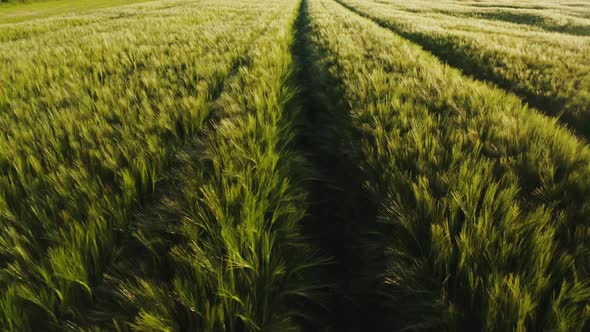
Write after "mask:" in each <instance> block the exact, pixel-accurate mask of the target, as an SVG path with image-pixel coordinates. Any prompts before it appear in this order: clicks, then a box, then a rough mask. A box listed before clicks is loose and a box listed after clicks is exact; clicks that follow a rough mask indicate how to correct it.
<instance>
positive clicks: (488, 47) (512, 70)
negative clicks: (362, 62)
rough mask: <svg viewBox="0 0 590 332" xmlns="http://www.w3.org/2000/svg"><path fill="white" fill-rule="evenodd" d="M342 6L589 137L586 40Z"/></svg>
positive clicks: (367, 5) (368, 5)
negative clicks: (508, 91)
mask: <svg viewBox="0 0 590 332" xmlns="http://www.w3.org/2000/svg"><path fill="white" fill-rule="evenodd" d="M341 3H343V4H345V5H346V6H347V7H349V8H351V9H354V10H355V11H356V12H358V13H360V14H362V15H363V16H366V17H369V18H371V19H373V20H375V21H377V22H378V23H379V24H381V25H383V26H386V27H388V28H390V29H392V30H393V31H395V32H396V33H399V34H400V35H402V36H404V37H405V38H408V39H410V40H412V41H414V42H416V43H417V44H420V45H422V46H423V47H424V48H425V49H427V50H429V51H431V52H432V53H433V54H435V55H436V56H438V57H439V58H440V59H441V60H443V61H446V62H448V63H449V64H451V65H452V66H455V67H458V68H459V69H461V70H462V71H463V72H465V73H467V74H470V75H473V76H475V77H476V78H481V79H486V80H489V81H492V82H494V83H497V84H498V85H499V86H501V87H503V88H505V89H508V90H511V91H514V92H515V93H517V94H519V95H520V96H522V97H525V99H526V101H527V102H528V103H529V104H531V105H532V106H534V107H537V108H539V109H541V110H542V111H545V112H546V113H547V114H549V115H552V116H558V117H559V118H560V120H562V122H564V123H566V124H567V125H568V126H569V127H570V128H573V129H575V130H576V131H578V133H580V134H581V135H583V136H585V137H590V132H589V131H588V128H590V111H589V110H590V72H589V71H588V68H590V63H589V59H588V57H586V56H585V54H587V53H589V52H590V43H589V42H588V38H587V37H583V36H574V35H567V34H561V33H549V32H544V31H542V30H535V29H531V28H527V27H524V26H522V25H517V24H511V23H506V22H502V21H490V20H485V19H477V18H470V17H467V18H461V17H454V16H449V15H445V14H437V13H410V12H408V11H405V10H403V8H401V9H400V8H396V5H395V3H394V4H393V5H391V4H389V3H379V2H376V1H369V2H367V1H358V0H343V1H341Z"/></svg>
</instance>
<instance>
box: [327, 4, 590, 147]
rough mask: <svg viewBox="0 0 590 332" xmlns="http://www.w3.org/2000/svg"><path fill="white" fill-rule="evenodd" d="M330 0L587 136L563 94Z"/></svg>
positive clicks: (584, 122) (588, 118)
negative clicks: (532, 87) (530, 85)
mask: <svg viewBox="0 0 590 332" xmlns="http://www.w3.org/2000/svg"><path fill="white" fill-rule="evenodd" d="M333 1H334V2H336V3H337V4H339V5H340V6H342V7H344V8H346V9H347V10H349V11H350V12H352V13H354V14H356V15H358V16H360V17H363V18H365V19H367V20H370V21H371V22H374V23H375V24H377V25H379V26H381V27H382V28H385V29H387V30H389V31H391V32H392V33H395V34H398V35H399V36H401V37H403V38H405V39H407V40H409V41H411V42H413V43H414V44H417V45H419V46H421V47H422V48H423V49H424V50H425V51H427V52H429V53H430V54H432V55H433V56H434V57H436V58H437V59H438V60H439V61H440V62H442V63H445V64H447V65H448V66H450V67H453V68H455V69H457V70H459V71H460V72H461V73H462V74H463V75H465V76H467V77H471V78H473V79H475V80H478V81H482V82H485V83H487V84H491V85H493V86H495V87H497V88H500V89H503V90H504V91H506V92H507V93H511V94H514V95H517V96H518V97H519V98H521V99H522V100H523V101H524V102H525V103H527V104H528V105H530V106H531V107H533V108H535V109H537V110H539V111H540V112H541V113H543V114H545V115H547V116H549V117H553V118H558V120H559V123H560V124H561V125H562V126H564V127H567V128H568V129H570V130H572V131H574V132H575V133H576V135H577V136H578V137H581V138H590V136H589V135H590V134H588V129H587V128H588V126H587V123H588V124H590V115H588V116H586V118H584V119H583V120H582V121H581V122H582V123H580V121H579V120H576V119H574V118H573V116H572V115H571V114H570V113H571V112H568V111H567V110H565V105H566V98H565V97H563V96H549V95H544V94H537V93H533V92H530V91H528V90H527V89H525V88H522V87H519V86H518V84H517V83H518V82H514V81H512V80H509V79H507V78H504V77H502V76H501V75H498V74H496V73H494V72H493V70H492V68H491V67H488V66H485V65H481V64H480V62H479V61H478V60H477V59H472V58H470V57H466V56H465V55H464V54H463V52H461V51H457V49H456V47H454V44H453V43H452V42H449V41H445V40H442V41H441V40H438V39H437V38H435V37H430V36H428V35H426V34H423V33H411V32H408V31H405V30H403V29H401V28H399V27H397V26H396V25H395V24H392V23H388V22H386V21H384V20H381V19H379V18H376V17H373V16H371V15H370V14H367V13H365V12H363V11H361V10H358V9H356V8H354V7H352V6H351V5H349V4H347V3H345V2H344V1H342V0H333Z"/></svg>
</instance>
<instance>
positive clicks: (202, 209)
mask: <svg viewBox="0 0 590 332" xmlns="http://www.w3.org/2000/svg"><path fill="white" fill-rule="evenodd" d="M298 7H299V4H298V2H293V1H285V2H284V9H283V10H282V15H281V17H282V19H281V20H276V21H275V22H274V24H272V25H271V27H270V29H269V32H268V33H267V34H265V35H264V37H262V38H261V39H259V40H258V41H257V42H256V43H254V45H253V46H252V48H251V50H250V51H249V52H248V54H247V56H246V57H245V59H244V65H243V66H242V67H240V68H239V69H238V72H237V74H236V75H235V76H234V77H232V78H231V79H230V80H229V81H228V83H227V84H226V86H225V88H224V91H223V92H222V94H221V96H220V98H219V101H218V102H217V103H216V107H215V109H216V111H215V117H216V119H215V120H214V121H213V122H212V124H211V127H210V128H209V130H207V131H206V132H205V133H204V134H203V135H202V137H201V138H200V140H199V141H198V142H196V143H195V145H193V146H192V147H191V148H190V149H188V150H185V151H183V152H182V153H181V154H180V155H179V167H178V171H177V172H176V173H175V176H174V177H173V178H172V179H171V183H176V184H177V185H178V187H170V188H169V190H168V192H167V193H164V194H163V195H162V196H161V199H160V201H159V203H158V204H157V205H155V206H154V207H153V208H150V209H149V210H148V211H145V212H144V213H142V215H141V216H140V217H138V224H135V225H134V228H135V231H134V238H135V242H136V243H139V244H140V245H139V246H138V247H139V248H140V251H139V252H142V251H143V252H144V254H142V255H139V256H138V257H143V260H139V261H141V262H142V264H138V260H136V259H135V258H133V257H132V258H129V257H127V259H128V260H127V261H126V262H125V261H124V262H122V264H123V266H128V267H129V269H126V268H120V270H122V271H126V272H127V273H128V275H127V276H128V278H127V279H125V281H124V282H122V283H121V285H120V286H119V288H120V289H122V290H123V291H122V294H124V295H126V296H127V300H128V301H129V303H130V304H134V305H135V306H137V310H138V314H137V316H136V317H135V319H134V322H133V326H134V328H135V329H137V330H140V331H151V330H165V331H169V330H173V331H189V330H204V331H221V330H228V331H238V330H248V331H255V330H261V331H293V330H299V329H300V327H301V324H302V321H305V320H309V318H310V317H309V312H310V311H309V309H308V308H306V307H307V306H309V305H310V304H311V305H313V304H314V302H315V301H316V300H314V298H315V297H316V295H317V293H318V289H319V288H321V287H322V286H323V285H322V284H321V282H320V281H318V280H316V279H315V278H313V277H312V275H310V272H309V270H313V269H315V267H316V266H317V265H318V264H321V263H322V261H321V260H319V259H316V258H314V257H315V253H314V251H313V250H311V248H310V247H309V245H308V244H307V241H305V240H304V238H303V237H302V236H301V231H300V223H301V221H302V220H303V218H304V216H305V214H306V211H307V210H308V208H307V204H308V203H307V194H306V192H305V190H304V187H303V184H304V181H305V177H306V175H307V173H308V171H307V169H306V168H307V166H306V165H305V162H304V160H303V159H302V157H301V156H300V155H299V154H298V153H297V152H296V150H295V149H294V146H293V143H294V142H293V140H294V138H295V134H296V133H295V123H296V122H297V121H299V120H298V118H299V112H300V109H299V105H298V103H297V100H296V99H295V96H296V90H295V86H294V83H293V73H294V72H293V69H294V63H293V58H292V56H291V47H292V44H293V32H292V31H293V28H294V26H293V24H294V21H295V17H296V13H297V9H298ZM129 243H133V242H132V241H130V242H129ZM166 266H168V267H170V270H167V269H166ZM138 267H139V269H138ZM129 271H131V273H129ZM160 271H165V272H164V273H162V272H160ZM305 317H307V318H305ZM308 324H309V321H308Z"/></svg>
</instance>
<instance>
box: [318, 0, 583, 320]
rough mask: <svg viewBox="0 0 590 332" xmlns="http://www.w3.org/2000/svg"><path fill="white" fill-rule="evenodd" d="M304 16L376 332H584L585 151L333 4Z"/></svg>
mask: <svg viewBox="0 0 590 332" xmlns="http://www.w3.org/2000/svg"><path fill="white" fill-rule="evenodd" d="M347 1H348V0H347ZM307 15H308V16H309V27H308V31H309V34H310V37H309V38H310V44H309V47H310V48H311V50H312V52H311V53H310V52H308V54H311V56H312V61H313V66H312V67H313V68H314V70H316V72H315V75H316V76H320V75H328V76H329V77H326V78H324V79H321V78H317V79H315V80H314V81H313V82H312V84H315V85H314V87H313V88H312V89H313V91H316V92H317V93H316V96H315V97H314V98H315V100H316V101H318V102H321V101H322V100H324V102H323V104H322V105H324V107H325V109H324V113H326V114H329V116H331V117H332V120H333V123H334V126H335V128H333V131H334V132H339V131H340V132H343V133H346V132H347V131H348V130H350V131H351V134H349V135H346V134H345V135H342V136H340V137H339V139H340V140H341V142H342V141H343V142H342V143H341V147H340V151H338V152H335V153H340V154H341V155H350V156H356V158H355V159H356V160H358V162H359V163H358V169H359V171H360V174H361V175H362V177H363V182H364V189H365V191H364V193H365V195H367V197H369V201H371V202H374V203H375V204H376V205H377V210H378V212H377V220H378V221H379V222H380V223H381V224H382V225H381V226H378V228H377V229H378V230H379V232H380V233H381V234H380V235H381V236H382V238H381V239H380V240H379V239H378V238H374V239H372V240H371V241H370V242H367V243H366V248H367V249H366V251H360V253H359V254H360V255H362V254H365V255H366V259H367V260H369V261H370V260H372V259H375V255H376V256H377V257H378V258H381V259H382V262H381V264H378V263H377V264H375V265H374V266H375V267H379V266H382V270H372V269H365V270H363V272H364V273H365V274H366V275H365V277H366V280H371V279H373V280H374V281H375V282H376V283H377V284H378V285H379V287H377V288H375V289H373V292H372V293H368V294H365V296H368V297H377V298H378V299H379V301H380V306H381V308H385V312H386V313H385V314H382V315H380V316H379V317H378V318H377V319H379V320H378V321H377V322H372V323H373V324H374V325H376V326H377V327H376V329H378V328H381V329H383V330H392V329H393V330H395V329H410V330H450V331H511V330H518V331H525V330H560V331H583V330H584V329H586V328H587V322H588V319H589V318H590V307H589V305H588V303H589V300H590V297H588V294H589V287H590V285H589V284H588V276H589V275H588V273H589V272H590V271H589V270H588V268H587V266H588V263H589V258H590V255H589V252H588V245H589V244H590V237H589V233H588V220H590V215H589V213H590V210H589V206H588V199H589V198H590V183H588V180H587V179H589V178H590V166H589V165H590V148H589V147H588V146H587V145H585V144H584V143H583V142H582V141H581V140H580V139H578V138H576V137H575V136H573V135H572V134H571V133H570V132H568V131H567V130H565V129H563V128H561V127H560V126H559V125H558V124H557V123H556V122H555V120H552V119H550V118H547V117H545V116H543V115H540V114H538V113H537V112H536V111H534V110H531V109H528V108H527V107H526V105H523V104H522V103H521V101H520V100H519V99H518V98H516V97H515V96H513V95H511V94H508V93H506V92H504V91H502V90H500V89H498V88H495V87H493V86H491V85H488V84H484V83H481V82H478V81H475V80H473V79H470V78H467V77H465V76H463V75H462V74H461V73H460V72H459V71H457V70H455V69H452V68H450V67H448V66H446V65H444V64H441V63H440V62H439V61H438V60H437V59H436V58H435V57H433V56H432V55H430V54H429V53H427V52H425V51H423V50H422V49H421V48H420V47H419V46H416V45H414V44H412V43H411V42H409V41H407V40H405V39H403V38H401V37H399V36H397V35H395V34H394V33H392V32H391V31H389V30H387V29H384V28H382V27H379V26H378V25H377V24H375V23H373V22H371V21H370V20H367V19H365V18H362V17H360V16H358V15H357V14H354V13H353V12H351V11H349V10H348V9H346V8H344V7H343V6H341V5H339V4H337V3H336V2H334V1H331V0H310V1H308V10H307ZM326 73H327V74H326ZM333 82H338V87H337V88H335V87H334V86H333ZM322 91H326V93H325V94H323V95H322V93H321V92H322ZM328 91H335V92H336V93H338V92H339V91H340V92H339V93H340V94H341V95H340V103H338V98H333V97H330V94H329V93H328ZM330 105H332V106H330ZM338 105H341V106H338ZM342 119H349V120H348V123H346V120H342ZM325 121H327V122H329V120H325ZM343 121H344V122H343ZM326 127H329V126H326ZM347 127H349V128H350V129H346V128H347ZM346 140H348V141H346ZM334 146H335V147H336V146H337V145H334ZM351 222H357V223H363V226H358V225H357V226H356V227H370V226H371V224H372V223H374V222H373V221H371V220H363V219H362V218H359V219H358V220H351ZM379 252H380V253H381V254H379ZM375 253H377V254H375Z"/></svg>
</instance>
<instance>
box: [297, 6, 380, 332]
mask: <svg viewBox="0 0 590 332" xmlns="http://www.w3.org/2000/svg"><path fill="white" fill-rule="evenodd" d="M312 29H313V27H312V26H311V25H310V19H309V17H308V14H307V2H306V1H305V0H304V1H303V3H302V5H301V8H300V11H299V16H298V18H297V21H296V37H295V38H296V41H295V45H294V50H293V53H294V56H295V59H296V62H297V65H298V68H300V71H299V72H298V73H297V77H298V81H299V86H300V99H301V101H302V105H303V107H304V109H303V112H302V119H301V122H302V123H300V127H301V128H300V130H299V132H300V133H301V134H300V135H299V137H298V141H299V144H300V149H301V150H303V152H304V153H305V155H306V158H307V160H308V161H309V163H310V164H311V166H312V167H313V168H314V174H313V175H314V179H313V180H312V181H310V182H309V183H308V188H309V192H310V203H311V206H310V211H309V216H308V218H307V219H306V220H305V225H304V227H305V229H304V230H305V233H306V236H308V237H309V238H311V239H312V241H313V242H314V244H316V245H317V246H318V247H319V248H320V250H322V251H323V253H324V254H326V255H328V256H331V257H332V259H333V263H332V264H331V265H329V266H328V267H327V268H326V269H325V271H324V272H323V273H324V276H323V278H324V279H325V280H326V282H328V283H331V284H332V285H333V287H331V288H330V291H329V292H328V294H325V296H326V298H325V309H323V310H325V311H324V312H327V313H325V314H321V315H318V316H322V317H323V319H322V321H320V322H318V323H317V326H313V327H310V330H322V331H379V330H381V328H380V325H381V323H380V322H379V320H380V319H383V317H385V316H386V315H384V312H383V309H381V308H380V307H379V305H378V302H377V301H376V299H377V295H376V294H375V290H376V289H377V287H376V285H375V282H376V280H377V274H378V272H377V271H379V268H378V267H376V266H377V265H376V264H378V263H377V262H379V257H380V255H381V254H380V250H379V246H378V245H376V246H375V248H373V249H372V248H369V246H368V245H367V244H368V243H373V244H375V243H379V241H378V240H377V239H376V234H377V233H378V232H376V231H375V230H376V222H375V220H376V217H375V214H376V212H375V211H376V207H375V206H374V204H372V203H371V202H370V200H369V199H368V196H367V195H365V192H364V190H363V180H362V177H361V175H360V170H359V168H358V165H359V162H358V158H359V157H358V153H357V152H356V151H355V150H356V147H357V146H358V145H359V140H358V139H357V138H355V134H354V131H353V129H352V120H351V118H350V113H349V110H348V107H347V105H345V103H344V100H343V97H342V96H343V92H342V91H341V89H340V88H339V84H338V82H337V81H336V79H335V78H334V77H331V75H330V74H329V73H328V72H327V71H326V70H325V68H322V66H321V65H320V60H321V58H322V54H321V50H320V51H318V50H317V48H314V46H312V40H311V35H310V33H311V32H312ZM373 271H374V272H373ZM373 277H374V278H373ZM369 279H370V280H369Z"/></svg>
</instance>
